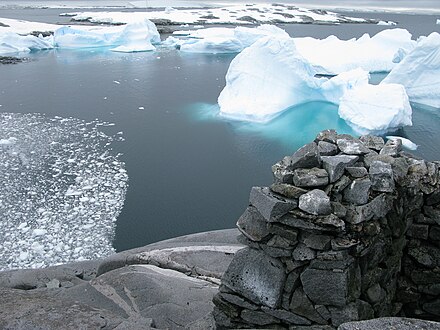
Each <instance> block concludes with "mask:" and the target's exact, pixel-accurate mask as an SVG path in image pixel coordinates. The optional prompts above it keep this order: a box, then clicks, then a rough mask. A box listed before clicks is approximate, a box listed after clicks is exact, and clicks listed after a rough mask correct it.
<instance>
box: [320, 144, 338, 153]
mask: <svg viewBox="0 0 440 330" xmlns="http://www.w3.org/2000/svg"><path fill="white" fill-rule="evenodd" d="M318 152H319V155H320V156H334V155H336V154H337V153H338V147H337V146H336V145H335V144H333V143H330V142H326V141H319V142H318Z"/></svg>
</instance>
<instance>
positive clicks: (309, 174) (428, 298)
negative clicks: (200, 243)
mask: <svg viewBox="0 0 440 330" xmlns="http://www.w3.org/2000/svg"><path fill="white" fill-rule="evenodd" d="M439 168H440V163H439V162H426V161H424V160H419V159H415V158H413V157H412V156H410V155H409V154H406V153H405V152H402V151H401V143H399V141H397V142H396V141H387V142H386V143H385V142H384V140H383V139H382V138H381V137H376V136H371V135H366V136H362V137H360V138H354V137H351V136H349V135H339V134H337V132H335V131H332V130H327V131H323V132H321V133H319V134H318V136H317V137H316V139H315V141H314V142H313V143H309V144H307V145H305V146H304V147H302V148H300V149H299V150H298V151H297V152H295V153H294V154H293V155H292V156H288V157H285V158H284V159H283V160H282V161H280V162H278V163H277V164H275V165H274V166H273V167H272V170H273V173H274V184H273V185H272V186H271V189H272V191H273V192H276V194H279V195H280V196H284V197H286V198H290V199H292V200H297V201H298V203H297V206H296V207H295V208H291V209H287V208H285V209H283V208H278V209H277V212H276V217H273V216H271V217H269V219H268V217H267V216H262V215H260V214H259V212H260V210H258V208H257V210H256V212H255V213H252V216H249V211H246V212H245V214H244V215H243V216H242V217H241V218H240V219H243V217H244V216H245V215H246V216H245V218H246V228H244V229H243V226H242V225H241V224H240V223H242V222H243V221H242V220H240V221H239V227H240V230H241V231H242V233H243V234H244V236H245V237H247V239H246V238H244V239H242V240H241V241H242V242H243V243H245V244H246V245H248V249H247V251H248V252H247V253H248V254H250V255H252V254H255V255H258V256H259V258H260V259H261V260H267V261H266V262H265V264H266V265H267V266H266V267H267V271H269V270H270V269H271V268H273V267H275V266H276V268H277V269H284V273H282V272H279V273H278V274H277V275H275V274H272V275H271V278H272V279H273V282H274V283H273V287H272V290H273V292H272V295H273V296H272V297H276V298H271V299H269V301H272V302H274V301H277V302H278V303H277V304H275V303H271V304H269V305H268V304H267V301H266V302H265V301H264V299H261V298H258V297H257V296H258V295H257V293H258V292H260V291H259V290H261V286H264V288H265V290H266V291H265V292H266V293H265V294H266V296H268V297H269V296H270V293H269V291H268V290H269V289H270V284H269V281H267V280H264V281H262V282H260V283H258V282H255V277H253V276H251V277H249V276H248V273H249V270H248V269H249V267H251V266H250V265H255V264H257V262H256V261H255V258H251V257H246V256H245V255H243V256H242V257H240V259H239V260H237V261H236V260H235V259H234V261H233V262H232V263H231V265H232V264H236V263H238V264H239V265H240V267H238V268H237V267H230V268H229V269H228V270H227V271H226V272H225V275H224V279H231V278H240V279H241V282H240V284H239V285H235V286H234V285H231V284H230V281H228V282H227V283H226V282H222V284H221V286H220V292H219V293H218V294H217V295H216V299H214V303H215V309H214V311H215V312H214V315H215V319H216V324H217V326H218V327H219V328H220V329H221V328H277V329H297V328H298V329H303V328H302V327H310V329H335V328H337V327H339V328H340V329H386V328H390V327H393V328H396V329H397V328H400V327H403V328H405V327H406V328H408V329H409V326H410V325H412V326H413V328H414V327H418V326H420V328H421V329H438V328H440V324H439V323H435V322H431V323H430V322H427V321H418V320H413V319H405V318H382V317H385V316H400V317H410V318H423V319H428V320H432V321H440V258H439V256H440V240H439V238H440V221H439V219H440V197H439V196H440V174H439ZM254 189H255V188H253V190H254ZM258 189H264V188H261V187H260V188H258ZM251 204H252V201H251ZM291 205H294V203H292V204H291ZM267 214H269V213H267ZM262 219H265V220H262ZM264 222H266V226H264ZM269 227H271V228H277V230H276V231H274V230H272V231H271V230H270V229H269V230H268V231H267V229H266V228H269ZM261 228H263V229H264V230H262V229H261ZM283 230H284V231H286V232H288V233H289V235H283ZM256 232H258V233H259V235H258V241H256V240H255V239H253V240H252V237H255V236H256V234H255V233H256ZM261 232H263V233H264V235H263V234H261ZM292 233H295V234H294V235H292ZM263 236H264V237H263ZM281 238H282V239H281ZM252 250H253V251H254V252H253V253H252V252H251V251H252ZM264 255H266V257H264ZM269 260H270V261H269ZM259 264H260V266H261V267H264V266H263V264H262V263H259ZM244 269H246V270H247V271H248V273H246V271H245V272H243V270H244ZM252 272H255V270H253V271H252ZM258 273H264V271H263V270H261V269H259V270H258ZM243 274H246V276H244V275H243ZM275 283H276V284H275ZM280 284H282V285H281V286H280ZM243 287H246V288H247V291H246V292H245V293H243V290H242V288H243ZM224 288H225V289H227V293H228V294H232V295H234V296H236V297H241V298H242V299H244V300H246V302H247V303H248V304H249V306H251V307H252V308H251V309H249V308H248V307H246V306H245V305H244V304H237V303H234V302H233V301H231V300H228V301H226V303H223V304H218V303H216V301H220V300H222V301H225V300H226V299H224V298H222V297H223V294H224V292H226V291H225V289H224ZM237 299H238V298H237ZM231 310H233V311H234V312H233V313H231ZM264 314H266V315H267V318H265V317H264ZM371 318H379V319H376V320H372V321H367V322H361V323H359V322H352V323H346V322H351V321H359V320H365V319H371ZM262 320H265V321H262ZM304 329H306V328H304Z"/></svg>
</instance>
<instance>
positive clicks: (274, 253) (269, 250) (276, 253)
mask: <svg viewBox="0 0 440 330" xmlns="http://www.w3.org/2000/svg"><path fill="white" fill-rule="evenodd" d="M260 249H262V250H263V251H264V253H266V254H267V255H268V256H271V257H273V258H281V257H290V256H291V255H292V250H293V247H291V248H289V249H286V248H279V247H273V246H268V245H267V244H260Z"/></svg>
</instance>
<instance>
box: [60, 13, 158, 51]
mask: <svg viewBox="0 0 440 330" xmlns="http://www.w3.org/2000/svg"><path fill="white" fill-rule="evenodd" d="M53 42H54V44H55V46H56V47H59V48H93V47H108V46H115V48H113V49H112V50H114V51H120V52H138V51H149V50H154V49H155V47H154V46H153V44H157V43H159V42H160V35H159V33H158V31H157V28H156V26H155V25H154V23H152V22H151V21H149V20H147V19H145V20H142V21H139V22H134V23H130V24H127V25H126V26H125V27H121V28H119V27H117V28H112V29H109V28H107V29H102V28H99V29H96V30H82V29H74V28H71V27H68V26H64V27H62V28H59V29H57V30H56V31H55V33H54V36H53Z"/></svg>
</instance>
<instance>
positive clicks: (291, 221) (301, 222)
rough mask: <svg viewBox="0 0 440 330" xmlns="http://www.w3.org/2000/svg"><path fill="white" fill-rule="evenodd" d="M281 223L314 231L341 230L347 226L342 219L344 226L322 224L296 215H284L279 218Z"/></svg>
mask: <svg viewBox="0 0 440 330" xmlns="http://www.w3.org/2000/svg"><path fill="white" fill-rule="evenodd" d="M279 221H280V222H281V223H283V224H285V225H287V226H290V227H292V228H295V229H302V230H307V231H312V232H323V231H324V232H325V231H336V232H339V231H341V230H343V228H345V225H344V222H343V221H342V220H341V221H342V224H340V225H343V226H342V227H340V226H338V227H336V226H332V225H328V226H327V225H326V224H322V225H318V224H316V223H313V222H311V221H310V220H307V219H301V218H298V217H295V216H290V215H287V216H284V217H282V218H281V219H280V220H279Z"/></svg>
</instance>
